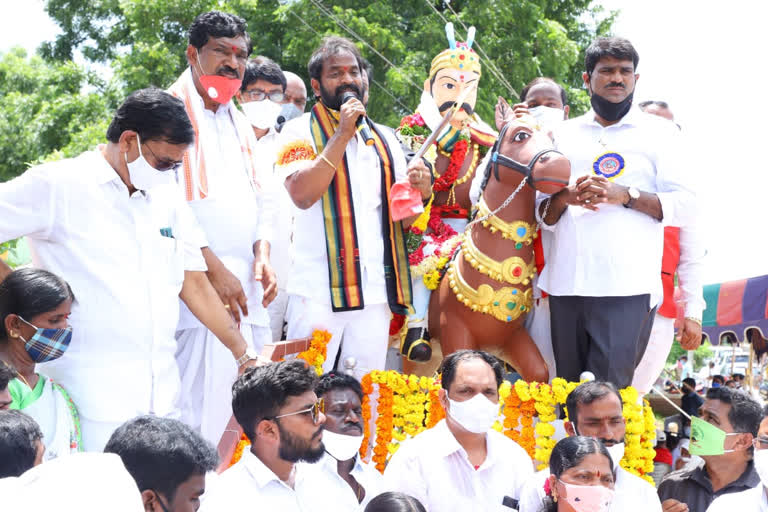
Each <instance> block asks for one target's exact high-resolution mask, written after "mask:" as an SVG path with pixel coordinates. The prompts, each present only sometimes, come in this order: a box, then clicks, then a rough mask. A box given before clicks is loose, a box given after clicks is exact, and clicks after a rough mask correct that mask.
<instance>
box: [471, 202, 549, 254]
mask: <svg viewBox="0 0 768 512" xmlns="http://www.w3.org/2000/svg"><path fill="white" fill-rule="evenodd" d="M477 209H478V212H477V215H478V217H480V218H483V217H487V218H486V219H485V220H484V221H483V222H482V223H481V224H482V225H483V227H484V228H487V229H488V230H489V231H490V232H491V233H496V232H497V231H499V232H501V236H502V237H504V238H506V239H507V240H514V241H515V242H516V244H515V249H518V250H519V249H522V248H523V244H525V245H531V243H533V240H534V239H535V238H536V237H538V235H537V234H536V228H535V227H534V226H533V224H528V223H527V222H525V221H523V220H515V221H512V222H507V221H504V220H501V219H500V218H498V217H497V216H495V215H491V210H490V208H488V204H487V203H486V202H485V198H484V197H482V196H481V197H480V201H479V202H478V203H477Z"/></svg>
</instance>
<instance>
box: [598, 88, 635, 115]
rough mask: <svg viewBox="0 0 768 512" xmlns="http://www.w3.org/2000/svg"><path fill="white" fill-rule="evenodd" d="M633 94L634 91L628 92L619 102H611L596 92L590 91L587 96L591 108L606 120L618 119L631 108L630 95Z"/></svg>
mask: <svg viewBox="0 0 768 512" xmlns="http://www.w3.org/2000/svg"><path fill="white" fill-rule="evenodd" d="M634 95H635V91H632V92H631V93H629V96H627V97H626V98H624V99H623V100H622V101H621V102H620V103H613V102H611V101H608V100H607V99H605V98H603V97H602V96H599V95H598V94H597V93H595V92H592V95H591V96H590V97H589V102H590V103H591V104H592V109H593V110H594V111H595V113H596V114H597V115H599V116H600V117H602V118H603V119H605V120H606V121H618V120H619V119H621V118H622V117H624V116H625V115H627V112H629V109H630V108H632V96H634Z"/></svg>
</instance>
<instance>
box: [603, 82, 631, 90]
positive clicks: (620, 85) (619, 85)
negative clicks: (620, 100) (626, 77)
mask: <svg viewBox="0 0 768 512" xmlns="http://www.w3.org/2000/svg"><path fill="white" fill-rule="evenodd" d="M606 87H621V88H622V89H626V88H627V87H626V86H625V85H624V84H622V83H621V82H616V83H612V84H608V85H607V86H606Z"/></svg>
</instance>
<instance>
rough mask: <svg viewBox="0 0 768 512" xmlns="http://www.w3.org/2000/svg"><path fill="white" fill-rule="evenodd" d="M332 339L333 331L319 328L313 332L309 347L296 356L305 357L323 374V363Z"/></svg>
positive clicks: (305, 359) (304, 358)
mask: <svg viewBox="0 0 768 512" xmlns="http://www.w3.org/2000/svg"><path fill="white" fill-rule="evenodd" d="M329 341H331V333H330V332H328V331H323V330H320V329H317V330H315V331H313V332H312V341H311V342H310V344H309V348H308V349H307V350H305V351H304V352H301V353H300V354H299V355H297V356H296V357H297V358H298V359H303V360H304V361H306V362H307V363H309V365H310V366H312V367H314V368H315V371H316V372H317V374H318V375H322V374H323V363H324V362H325V358H326V356H327V355H328V342H329Z"/></svg>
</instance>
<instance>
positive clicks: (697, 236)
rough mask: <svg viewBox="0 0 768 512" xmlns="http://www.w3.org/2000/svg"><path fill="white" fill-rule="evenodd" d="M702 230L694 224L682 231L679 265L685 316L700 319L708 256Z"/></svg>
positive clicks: (705, 305)
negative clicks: (705, 260)
mask: <svg viewBox="0 0 768 512" xmlns="http://www.w3.org/2000/svg"><path fill="white" fill-rule="evenodd" d="M706 252H707V251H706V249H705V248H704V241H703V240H702V236H701V230H700V229H699V227H698V226H697V225H696V221H694V223H693V224H689V225H687V226H683V227H682V228H681V229H680V261H679V262H678V263H677V277H678V281H679V284H680V295H681V297H680V299H681V300H682V301H683V302H685V316H687V317H693V318H699V319H701V316H702V315H703V314H704V309H706V307H707V303H706V302H704V280H703V277H702V272H703V271H704V256H705V255H706Z"/></svg>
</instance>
